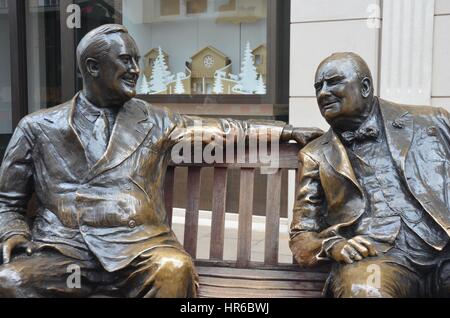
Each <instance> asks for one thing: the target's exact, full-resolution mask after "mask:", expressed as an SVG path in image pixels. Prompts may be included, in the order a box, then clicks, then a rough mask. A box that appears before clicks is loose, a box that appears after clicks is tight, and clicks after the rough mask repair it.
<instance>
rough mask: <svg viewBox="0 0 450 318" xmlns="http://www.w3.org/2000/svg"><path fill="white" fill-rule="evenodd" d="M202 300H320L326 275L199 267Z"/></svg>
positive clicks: (320, 273) (306, 272)
mask: <svg viewBox="0 0 450 318" xmlns="http://www.w3.org/2000/svg"><path fill="white" fill-rule="evenodd" d="M197 271H198V274H199V276H200V289H199V297H201V298H318V297H321V296H322V295H321V292H322V288H323V286H324V282H325V280H326V277H327V273H322V272H314V271H292V270H291V271H289V270H284V269H283V270H280V269H274V270H267V269H243V268H230V267H209V266H198V267H197Z"/></svg>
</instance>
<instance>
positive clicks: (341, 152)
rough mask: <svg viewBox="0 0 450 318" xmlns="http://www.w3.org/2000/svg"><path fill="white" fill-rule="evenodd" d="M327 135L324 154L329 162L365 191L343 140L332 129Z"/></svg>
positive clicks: (338, 171)
mask: <svg viewBox="0 0 450 318" xmlns="http://www.w3.org/2000/svg"><path fill="white" fill-rule="evenodd" d="M325 137H326V138H325V141H324V144H328V146H326V147H324V155H325V158H326V160H327V162H328V163H329V164H330V165H331V167H333V169H334V170H335V171H336V172H337V173H339V174H340V175H342V176H344V177H345V178H347V179H348V180H350V181H351V182H352V183H353V184H354V185H355V186H356V187H357V188H358V189H359V190H360V191H361V193H363V191H362V188H361V185H360V184H359V182H358V181H357V179H356V176H355V172H354V171H353V168H352V166H351V163H350V160H349V158H348V155H347V151H346V150H345V147H344V145H343V144H342V142H341V140H340V139H339V138H338V137H337V136H336V134H335V133H334V131H333V130H332V129H330V130H329V131H328V132H327V136H325Z"/></svg>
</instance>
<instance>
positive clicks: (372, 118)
mask: <svg viewBox="0 0 450 318" xmlns="http://www.w3.org/2000/svg"><path fill="white" fill-rule="evenodd" d="M379 118H380V106H379V104H378V99H377V98H376V97H375V98H374V101H373V107H372V112H371V113H370V115H369V117H367V119H366V120H365V121H364V122H363V123H362V124H361V126H360V127H359V128H358V129H366V128H368V127H375V128H378V129H380V121H379Z"/></svg>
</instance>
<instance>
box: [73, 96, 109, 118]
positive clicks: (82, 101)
mask: <svg viewBox="0 0 450 318" xmlns="http://www.w3.org/2000/svg"><path fill="white" fill-rule="evenodd" d="M77 109H78V111H79V112H80V113H81V114H82V115H83V116H84V117H86V119H87V120H89V121H90V122H92V123H94V122H95V121H96V120H97V118H98V116H100V114H102V113H105V115H106V116H107V117H108V118H111V117H113V118H114V117H115V116H116V115H117V109H115V108H108V107H97V106H95V105H94V104H93V103H91V102H90V101H89V100H88V99H87V98H86V96H84V94H83V93H81V94H80V95H79V96H78V102H77Z"/></svg>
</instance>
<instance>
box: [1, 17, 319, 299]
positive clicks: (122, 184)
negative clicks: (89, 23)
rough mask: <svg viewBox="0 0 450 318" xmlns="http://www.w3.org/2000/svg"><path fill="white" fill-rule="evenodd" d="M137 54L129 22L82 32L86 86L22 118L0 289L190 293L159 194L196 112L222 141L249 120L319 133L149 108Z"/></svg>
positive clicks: (8, 178) (16, 292)
mask: <svg viewBox="0 0 450 318" xmlns="http://www.w3.org/2000/svg"><path fill="white" fill-rule="evenodd" d="M138 61H139V52H138V49H137V45H136V43H135V41H134V40H133V38H132V37H131V36H130V35H129V34H128V31H127V29H126V28H125V27H123V26H121V25H104V26H101V27H99V28H97V29H95V30H93V31H91V32H89V33H88V34H87V35H86V36H85V37H84V38H83V39H82V40H81V42H80V44H79V45H78V48H77V62H78V66H79V68H80V71H81V74H82V76H83V90H82V91H81V92H80V93H78V94H76V96H75V97H74V98H73V99H72V100H71V101H69V102H67V103H65V104H62V105H60V106H57V107H54V108H51V109H46V110H42V111H39V112H37V113H33V114H31V115H28V116H26V117H25V118H24V119H23V120H22V121H21V122H20V123H19V125H18V127H17V129H16V130H15V132H14V135H13V137H12V139H11V141H10V144H9V146H8V148H7V151H6V154H5V157H4V160H3V164H2V166H1V168H0V240H1V242H2V251H3V265H1V266H0V296H6V297H50V296H58V297H65V296H79V297H88V296H93V295H106V296H118V297H194V296H196V290H197V284H198V283H197V274H196V271H195V268H194V265H193V262H192V259H191V257H190V256H189V255H188V254H187V253H186V252H185V251H184V250H183V248H182V246H181V244H180V243H179V242H178V240H177V238H176V237H175V235H174V233H173V232H172V230H171V229H170V227H169V225H168V220H167V216H166V211H165V208H164V203H163V199H162V197H163V183H164V177H165V172H166V168H167V165H168V163H169V161H170V159H171V158H170V154H171V152H170V151H169V150H170V149H171V148H172V147H173V146H174V145H175V144H177V143H178V142H181V141H183V140H184V139H185V138H188V137H189V136H191V135H192V132H193V130H194V129H198V127H195V126H194V122H195V121H196V120H200V121H202V127H201V129H202V130H203V131H206V132H211V133H213V134H215V135H216V136H218V137H219V139H220V138H223V139H224V140H228V139H231V140H234V139H235V138H237V136H241V137H242V136H244V137H246V136H247V135H248V134H250V132H251V131H253V130H252V128H253V127H255V126H257V127H268V128H271V129H272V131H273V132H274V134H278V135H279V136H280V137H281V140H282V141H287V140H290V139H294V140H296V141H298V142H301V143H302V144H304V143H306V142H307V141H309V140H311V139H313V138H315V137H317V136H319V135H320V134H321V132H320V131H318V130H315V129H300V128H293V127H291V126H286V125H284V124H282V123H280V122H273V123H267V122H258V121H248V122H246V121H238V120H231V119H200V118H193V117H188V116H182V115H179V114H176V113H172V112H170V111H169V110H167V109H165V108H155V107H153V106H151V105H149V104H148V103H146V102H144V101H142V100H138V99H134V98H133V97H134V96H135V95H136V82H137V80H138V77H139V72H140V70H139V66H138V63H139V62H138ZM33 193H35V194H36V198H37V202H38V209H37V215H36V217H35V219H34V220H33V221H31V220H29V219H28V218H27V217H26V209H27V202H28V201H29V199H30V197H31V195H32V194H33ZM25 251H26V253H24V252H25ZM74 266H75V267H74ZM73 268H78V269H79V273H80V275H81V279H80V280H81V281H80V284H79V286H75V287H74V286H72V285H70V284H67V276H68V275H69V273H72V272H71V271H70V270H69V269H73Z"/></svg>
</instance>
